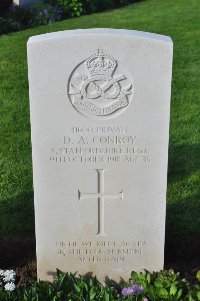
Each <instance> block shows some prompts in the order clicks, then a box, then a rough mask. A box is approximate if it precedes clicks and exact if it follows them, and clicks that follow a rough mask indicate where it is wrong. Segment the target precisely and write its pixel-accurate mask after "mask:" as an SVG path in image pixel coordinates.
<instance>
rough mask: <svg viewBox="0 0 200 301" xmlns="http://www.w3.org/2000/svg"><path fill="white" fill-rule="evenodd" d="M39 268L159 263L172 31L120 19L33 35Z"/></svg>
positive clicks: (125, 270) (97, 270)
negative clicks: (144, 28) (133, 27)
mask: <svg viewBox="0 0 200 301" xmlns="http://www.w3.org/2000/svg"><path fill="white" fill-rule="evenodd" d="M28 64H29V84H30V108H31V128H32V155H33V176H34V194H35V219H36V239H37V262H38V277H39V278H40V279H52V276H53V275H54V274H55V271H56V268H59V269H61V270H64V271H71V272H75V271H78V272H79V273H81V274H86V273H93V275H97V276H98V277H99V279H100V280H101V281H102V282H104V280H105V279H114V280H119V279H120V277H123V278H125V279H128V277H129V275H130V273H131V271H132V270H136V271H140V270H141V269H144V268H145V269H148V270H150V271H153V270H154V271H155V270H160V269H161V268H162V267H163V260H164V240H165V206H166V185H167V158H168V132H169V110H170V89H171V71H172V41H171V39H170V38H169V37H166V36H160V35H156V34H150V33H144V32H137V31H128V30H112V29H88V30H74V31H64V32H58V33H51V34H46V35H40V36H35V37H32V38H30V39H29V42H28Z"/></svg>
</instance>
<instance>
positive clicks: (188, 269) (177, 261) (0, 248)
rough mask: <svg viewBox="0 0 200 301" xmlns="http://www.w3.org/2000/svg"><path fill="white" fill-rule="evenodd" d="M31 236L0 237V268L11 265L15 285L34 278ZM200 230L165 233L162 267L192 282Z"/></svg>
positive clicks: (199, 266) (198, 259)
mask: <svg viewBox="0 0 200 301" xmlns="http://www.w3.org/2000/svg"><path fill="white" fill-rule="evenodd" d="M35 249H36V245H35V238H34V237H33V236H29V237H5V236H4V237H2V236H1V237H0V269H14V270H15V271H16V273H17V278H18V286H21V285H23V284H26V285H30V283H31V281H32V280H35V279H36V278H37V272H36V253H35ZM199 250H200V234H199V235H197V234H193V235H190V236H186V235H185V234H181V233H166V243H165V268H166V269H170V268H172V269H174V270H175V271H176V272H180V273H181V276H182V277H185V278H187V279H188V280H189V281H191V282H193V281H194V280H195V277H196V272H197V270H199V269H200V255H199V254H200V253H199Z"/></svg>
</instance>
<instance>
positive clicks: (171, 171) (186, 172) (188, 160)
mask: <svg viewBox="0 0 200 301" xmlns="http://www.w3.org/2000/svg"><path fill="white" fill-rule="evenodd" d="M195 172H200V144H185V143H182V144H174V145H170V147H169V163H168V183H171V182H174V181H176V180H181V179H184V178H185V177H186V176H187V177H189V176H190V175H191V174H192V173H195ZM199 196H200V194H199Z"/></svg>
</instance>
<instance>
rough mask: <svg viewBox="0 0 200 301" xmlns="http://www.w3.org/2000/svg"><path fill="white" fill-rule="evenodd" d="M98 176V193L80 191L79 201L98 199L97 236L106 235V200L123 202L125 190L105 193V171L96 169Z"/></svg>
mask: <svg viewBox="0 0 200 301" xmlns="http://www.w3.org/2000/svg"><path fill="white" fill-rule="evenodd" d="M96 171H97V175H98V192H97V193H82V192H80V190H79V189H78V200H79V201H81V200H84V199H93V198H98V232H97V235H104V234H105V232H104V200H105V199H120V200H123V189H122V190H121V191H120V192H118V193H112V192H105V191H104V172H105V170H104V169H96Z"/></svg>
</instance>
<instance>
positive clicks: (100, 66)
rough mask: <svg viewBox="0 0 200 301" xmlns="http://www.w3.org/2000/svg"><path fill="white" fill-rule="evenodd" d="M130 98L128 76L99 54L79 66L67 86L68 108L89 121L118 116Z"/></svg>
mask: <svg viewBox="0 0 200 301" xmlns="http://www.w3.org/2000/svg"><path fill="white" fill-rule="evenodd" d="M132 94H133V84H132V80H131V76H130V75H129V72H128V71H127V70H125V68H124V67H123V66H122V64H120V63H119V62H117V61H116V60H115V59H114V58H113V57H112V56H110V55H108V54H105V53H104V52H103V51H102V50H98V52H97V53H96V54H94V55H92V56H90V57H89V58H88V59H86V60H85V61H84V62H82V63H81V64H79V65H78V66H77V67H76V68H75V69H74V70H73V71H72V73H71V76H70V78H69V82H68V95H69V98H70V100H71V103H72V105H73V106H74V107H75V108H76V110H78V111H79V112H81V113H83V114H84V115H87V116H91V117H92V116H93V117H94V116H95V117H103V116H105V117H104V118H106V116H107V118H111V117H114V116H115V115H118V113H121V112H122V111H123V110H124V109H125V108H126V107H127V106H128V105H129V103H130V101H131V98H132Z"/></svg>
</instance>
